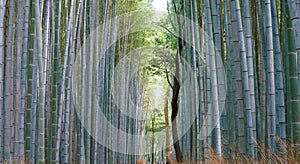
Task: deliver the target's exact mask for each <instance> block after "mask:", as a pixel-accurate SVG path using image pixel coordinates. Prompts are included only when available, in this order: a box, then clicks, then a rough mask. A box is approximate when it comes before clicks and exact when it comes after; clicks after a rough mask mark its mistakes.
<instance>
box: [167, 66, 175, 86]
mask: <svg viewBox="0 0 300 164" xmlns="http://www.w3.org/2000/svg"><path fill="white" fill-rule="evenodd" d="M166 76H167V81H168V83H169V85H170V87H171V88H172V89H174V88H173V86H172V84H171V82H170V79H169V74H168V70H167V68H166Z"/></svg>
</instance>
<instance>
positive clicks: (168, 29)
mask: <svg viewBox="0 0 300 164" xmlns="http://www.w3.org/2000/svg"><path fill="white" fill-rule="evenodd" d="M155 24H156V25H158V26H160V27H162V28H163V29H165V30H166V31H168V32H169V33H170V34H171V35H173V36H174V37H175V38H178V37H177V36H176V35H175V34H174V33H173V32H172V31H171V30H169V29H168V28H167V27H165V26H163V25H161V24H158V23H155Z"/></svg>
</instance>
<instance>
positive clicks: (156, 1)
mask: <svg viewBox="0 0 300 164" xmlns="http://www.w3.org/2000/svg"><path fill="white" fill-rule="evenodd" d="M167 2H168V0H153V2H152V5H153V7H154V8H155V9H156V10H160V11H167Z"/></svg>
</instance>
